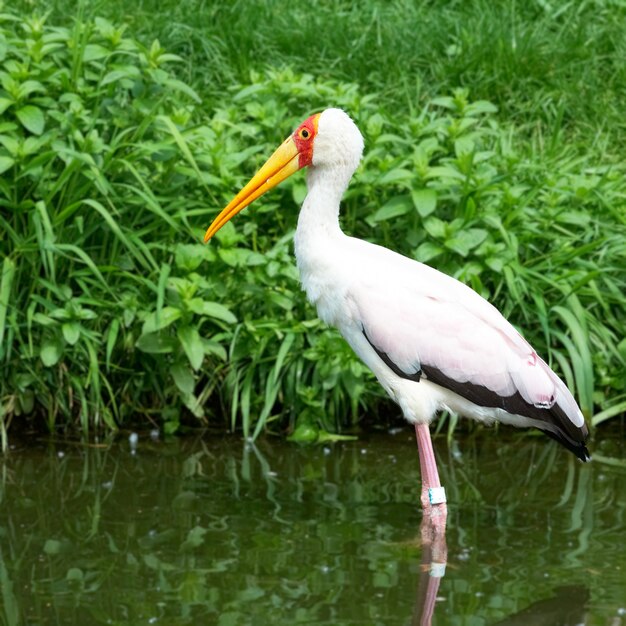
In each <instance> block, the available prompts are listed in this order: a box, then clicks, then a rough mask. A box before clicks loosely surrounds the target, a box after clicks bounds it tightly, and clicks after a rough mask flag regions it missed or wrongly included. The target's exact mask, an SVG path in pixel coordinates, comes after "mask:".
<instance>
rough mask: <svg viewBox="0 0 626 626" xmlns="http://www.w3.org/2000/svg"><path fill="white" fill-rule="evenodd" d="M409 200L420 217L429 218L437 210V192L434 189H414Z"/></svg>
mask: <svg viewBox="0 0 626 626" xmlns="http://www.w3.org/2000/svg"><path fill="white" fill-rule="evenodd" d="M411 198H412V199H413V204H414V206H415V208H416V210H417V212H418V213H419V214H420V216H421V217H427V216H429V215H430V214H431V213H432V212H433V211H434V210H435V209H436V208H437V192H436V191H435V190H434V189H415V190H414V191H412V192H411Z"/></svg>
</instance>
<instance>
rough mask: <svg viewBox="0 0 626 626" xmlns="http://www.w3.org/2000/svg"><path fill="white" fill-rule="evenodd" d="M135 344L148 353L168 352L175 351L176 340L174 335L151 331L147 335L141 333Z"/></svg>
mask: <svg viewBox="0 0 626 626" xmlns="http://www.w3.org/2000/svg"><path fill="white" fill-rule="evenodd" d="M135 346H136V347H137V348H138V349H139V350H141V351H142V352H147V353H148V354H167V353H169V352H174V348H175V347H176V342H175V340H174V338H173V337H170V336H169V335H163V334H161V333H149V334H147V335H141V337H139V339H138V340H137V342H136V343H135Z"/></svg>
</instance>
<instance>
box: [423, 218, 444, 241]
mask: <svg viewBox="0 0 626 626" xmlns="http://www.w3.org/2000/svg"><path fill="white" fill-rule="evenodd" d="M424 230H425V231H426V232H427V233H428V234H429V235H430V236H431V237H433V238H434V239H442V238H443V237H445V235H446V223H445V222H444V221H443V220H440V219H439V218H438V217H434V216H431V217H429V218H428V219H427V220H425V221H424Z"/></svg>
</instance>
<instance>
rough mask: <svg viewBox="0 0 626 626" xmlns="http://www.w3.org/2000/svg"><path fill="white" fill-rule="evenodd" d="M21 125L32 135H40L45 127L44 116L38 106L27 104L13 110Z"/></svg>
mask: <svg viewBox="0 0 626 626" xmlns="http://www.w3.org/2000/svg"><path fill="white" fill-rule="evenodd" d="M15 115H16V116H17V119H18V120H19V121H20V122H21V124H22V126H24V128H26V130H29V131H30V132H31V133H33V134H34V135H41V133H43V130H44V127H45V118H44V115H43V112H42V110H41V109H40V108H39V107H36V106H33V105H32V104H27V105H26V106H23V107H22V108H21V109H18V110H17V111H16V112H15Z"/></svg>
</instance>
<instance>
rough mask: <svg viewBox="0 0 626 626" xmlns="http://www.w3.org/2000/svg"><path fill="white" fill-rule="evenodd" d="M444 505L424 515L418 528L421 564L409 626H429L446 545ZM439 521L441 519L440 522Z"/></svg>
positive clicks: (443, 563)
mask: <svg viewBox="0 0 626 626" xmlns="http://www.w3.org/2000/svg"><path fill="white" fill-rule="evenodd" d="M446 513H447V511H446V508H445V504H444V505H443V506H442V507H441V508H440V509H437V508H435V510H434V511H433V513H432V514H430V515H428V514H427V515H424V517H423V518H422V524H421V526H420V535H421V543H422V561H421V567H420V576H419V584H418V587H417V597H416V600H415V607H414V610H413V619H412V621H411V624H412V625H413V626H429V625H430V624H431V622H432V618H433V612H434V610H435V602H436V601H437V593H438V591H439V584H440V583H441V579H442V577H443V575H444V574H445V572H446V563H447V562H448V546H447V544H446ZM442 518H443V519H442Z"/></svg>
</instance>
